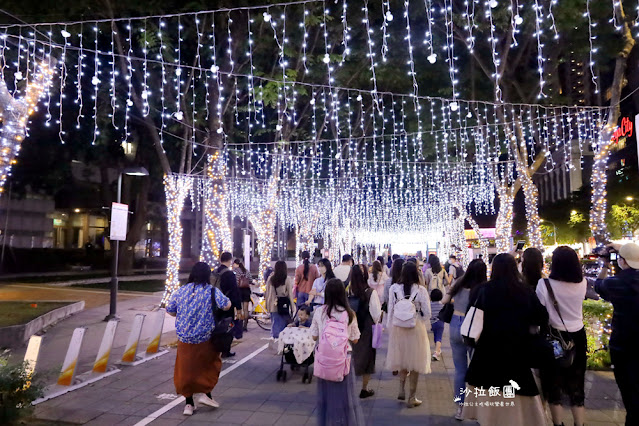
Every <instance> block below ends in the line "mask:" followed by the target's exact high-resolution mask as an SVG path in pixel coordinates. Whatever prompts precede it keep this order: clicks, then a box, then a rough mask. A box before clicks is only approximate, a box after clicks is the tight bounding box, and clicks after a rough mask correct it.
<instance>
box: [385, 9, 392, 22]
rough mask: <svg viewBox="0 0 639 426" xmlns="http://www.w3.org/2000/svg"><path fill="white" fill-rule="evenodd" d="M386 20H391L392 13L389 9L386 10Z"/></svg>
mask: <svg viewBox="0 0 639 426" xmlns="http://www.w3.org/2000/svg"><path fill="white" fill-rule="evenodd" d="M386 20H387V21H388V22H391V21H392V20H393V14H392V13H391V11H390V10H389V11H388V12H386Z"/></svg>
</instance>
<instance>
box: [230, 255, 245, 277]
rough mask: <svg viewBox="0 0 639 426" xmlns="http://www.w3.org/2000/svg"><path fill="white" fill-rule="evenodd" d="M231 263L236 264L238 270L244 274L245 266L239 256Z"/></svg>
mask: <svg viewBox="0 0 639 426" xmlns="http://www.w3.org/2000/svg"><path fill="white" fill-rule="evenodd" d="M233 263H234V264H236V265H237V267H238V268H240V271H242V273H243V274H246V268H245V267H244V264H243V263H242V261H241V260H240V259H239V258H238V259H235V260H234V261H233Z"/></svg>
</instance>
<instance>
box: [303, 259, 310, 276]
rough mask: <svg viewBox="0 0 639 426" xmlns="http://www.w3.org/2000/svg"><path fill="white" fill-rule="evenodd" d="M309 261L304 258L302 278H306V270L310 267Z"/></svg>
mask: <svg viewBox="0 0 639 426" xmlns="http://www.w3.org/2000/svg"><path fill="white" fill-rule="evenodd" d="M310 265H311V263H310V262H309V261H308V259H304V279H305V280H306V279H307V278H308V270H309V268H310Z"/></svg>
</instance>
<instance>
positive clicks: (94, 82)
mask: <svg viewBox="0 0 639 426" xmlns="http://www.w3.org/2000/svg"><path fill="white" fill-rule="evenodd" d="M91 84H93V85H94V86H97V85H98V84H100V79H99V78H98V77H97V76H95V75H94V76H93V78H92V79H91Z"/></svg>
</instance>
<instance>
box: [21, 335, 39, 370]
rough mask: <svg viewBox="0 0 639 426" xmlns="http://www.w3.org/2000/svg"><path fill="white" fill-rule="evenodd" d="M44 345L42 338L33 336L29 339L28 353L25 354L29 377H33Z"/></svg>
mask: <svg viewBox="0 0 639 426" xmlns="http://www.w3.org/2000/svg"><path fill="white" fill-rule="evenodd" d="M41 345H42V336H36V335H33V336H31V338H29V345H28V346H27V352H26V353H25V354H24V362H25V363H26V371H27V376H29V377H31V375H32V374H33V371H34V370H35V368H36V364H37V362H38V355H40V346H41Z"/></svg>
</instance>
